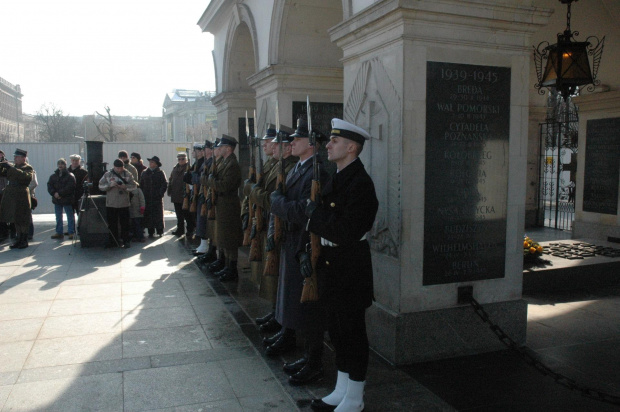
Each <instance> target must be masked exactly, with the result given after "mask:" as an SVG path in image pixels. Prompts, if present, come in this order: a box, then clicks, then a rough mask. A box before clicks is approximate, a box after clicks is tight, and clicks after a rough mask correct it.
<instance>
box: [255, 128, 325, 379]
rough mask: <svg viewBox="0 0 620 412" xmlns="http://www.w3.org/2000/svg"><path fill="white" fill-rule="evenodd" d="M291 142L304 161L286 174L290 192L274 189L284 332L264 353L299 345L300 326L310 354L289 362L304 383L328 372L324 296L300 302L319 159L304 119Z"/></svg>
mask: <svg viewBox="0 0 620 412" xmlns="http://www.w3.org/2000/svg"><path fill="white" fill-rule="evenodd" d="M291 148H292V151H291V152H292V154H293V155H294V156H298V157H299V162H298V163H297V164H296V165H295V167H294V168H293V169H291V171H290V172H289V173H288V174H287V177H286V183H285V187H286V192H285V193H283V188H281V187H278V188H276V190H275V191H274V192H273V193H272V194H271V213H272V214H273V215H275V216H277V217H279V218H280V219H282V221H283V227H284V234H283V239H282V247H281V251H280V256H281V257H280V277H279V280H278V294H277V300H276V314H275V319H276V320H277V321H278V322H279V323H280V324H281V325H282V329H283V332H282V334H281V336H280V337H279V338H278V339H277V340H276V341H275V342H274V343H273V344H272V345H270V346H268V347H267V350H266V352H265V353H266V354H267V355H279V354H282V353H285V352H288V351H290V350H292V349H294V347H295V335H294V332H292V331H300V332H301V334H302V335H303V337H304V340H305V342H304V349H305V356H304V357H303V358H302V359H299V360H297V361H295V362H292V363H291V364H286V365H285V370H286V371H287V372H288V373H290V374H291V376H290V377H289V383H291V384H292V385H302V384H306V383H310V382H314V381H317V380H319V379H322V377H323V365H322V356H323V332H324V330H325V327H324V323H325V314H324V311H323V309H322V306H321V302H306V303H301V302H300V299H301V294H302V290H303V282H304V278H303V277H302V275H301V269H300V263H302V262H303V258H304V257H306V258H307V255H308V254H307V253H306V245H307V244H308V243H309V241H310V235H309V233H308V232H307V231H306V224H307V222H308V218H307V216H306V215H305V207H306V200H307V199H308V198H309V197H310V189H311V187H312V179H313V167H312V166H313V160H314V159H313V147H312V146H311V145H310V141H309V139H308V129H307V126H306V127H304V126H303V124H299V127H298V129H297V131H296V132H295V137H294V139H293V141H292V142H291ZM317 160H318V159H317ZM320 173H321V176H319V177H318V179H319V180H320V181H325V180H326V177H327V176H326V173H325V171H324V170H323V169H322V168H321V169H320ZM300 259H301V260H300Z"/></svg>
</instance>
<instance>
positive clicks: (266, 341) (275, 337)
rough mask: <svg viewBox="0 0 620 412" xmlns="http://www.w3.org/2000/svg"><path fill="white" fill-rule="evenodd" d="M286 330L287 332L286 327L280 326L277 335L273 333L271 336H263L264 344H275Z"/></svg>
mask: <svg viewBox="0 0 620 412" xmlns="http://www.w3.org/2000/svg"><path fill="white" fill-rule="evenodd" d="M285 332H286V328H280V330H279V331H278V333H276V334H275V335H271V336H267V337H266V338H263V345H265V346H269V345H273V344H274V343H275V342H276V341H277V340H278V338H279V337H280V336H282V335H284V333H285Z"/></svg>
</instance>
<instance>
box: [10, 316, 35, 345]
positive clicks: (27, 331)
mask: <svg viewBox="0 0 620 412" xmlns="http://www.w3.org/2000/svg"><path fill="white" fill-rule="evenodd" d="M44 320H45V319H44V318H30V319H18V320H5V321H0V343H6V342H17V341H24V340H27V341H34V340H35V339H36V338H37V335H38V334H39V331H40V330H41V326H42V325H43V321H44Z"/></svg>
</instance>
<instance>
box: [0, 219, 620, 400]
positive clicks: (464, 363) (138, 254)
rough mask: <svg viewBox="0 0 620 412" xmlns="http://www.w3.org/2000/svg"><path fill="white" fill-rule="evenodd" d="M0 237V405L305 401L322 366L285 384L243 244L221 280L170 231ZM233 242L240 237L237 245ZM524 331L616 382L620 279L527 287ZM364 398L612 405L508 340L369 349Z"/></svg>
mask: <svg viewBox="0 0 620 412" xmlns="http://www.w3.org/2000/svg"><path fill="white" fill-rule="evenodd" d="M35 227H36V229H35V231H36V234H35V239H34V241H33V242H32V243H31V247H29V248H28V249H25V250H10V249H9V248H8V242H4V243H3V244H1V245H0V411H2V412H4V411H87V410H88V411H90V410H103V411H146V410H158V411H205V410H209V411H294V410H301V411H308V410H310V408H309V403H310V400H311V399H312V398H313V397H321V396H324V395H326V394H327V393H329V392H330V391H331V389H332V388H333V385H334V380H335V374H336V372H335V370H334V366H333V352H332V351H331V350H330V347H329V345H328V344H327V350H326V353H325V361H324V366H325V369H326V376H325V379H324V380H323V381H321V382H318V383H314V384H312V385H308V386H305V387H293V386H290V385H289V384H288V383H287V381H286V379H287V377H286V375H285V374H284V372H283V371H282V369H281V367H282V363H283V362H284V361H287V360H292V359H295V358H296V357H298V356H299V355H300V354H301V349H300V348H298V350H297V352H296V353H293V354H290V355H287V356H285V357H278V358H275V359H274V358H269V357H266V356H265V355H264V348H263V346H262V343H261V340H262V337H263V336H261V334H260V333H259V332H258V329H257V327H256V325H255V324H254V322H253V319H254V317H256V316H260V315H263V314H265V313H266V312H267V311H269V305H268V304H267V303H266V302H265V301H264V300H262V299H260V298H258V297H257V291H256V287H255V286H254V285H253V283H252V282H250V280H249V277H250V269H249V264H248V262H247V258H246V259H245V260H244V254H243V253H242V254H241V256H240V266H241V274H240V280H239V282H234V283H227V284H222V283H220V282H219V281H218V280H217V279H215V278H214V277H212V276H210V275H209V274H208V271H206V270H204V268H203V267H199V266H197V265H196V264H195V263H194V262H193V261H192V256H191V255H190V253H189V249H190V248H191V245H190V244H188V243H187V242H186V240H185V239H184V238H181V239H178V238H175V237H174V236H172V235H170V234H169V233H170V229H172V228H173V227H174V222H173V221H172V220H167V223H166V227H167V229H168V230H167V231H166V234H165V235H164V237H162V238H156V239H150V240H147V242H146V243H132V248H131V249H128V250H123V249H118V250H108V249H103V248H81V247H80V246H79V243H77V244H76V245H75V247H72V242H71V241H69V240H65V241H55V240H52V239H50V236H51V235H52V234H53V232H54V217H53V216H52V215H37V216H35ZM242 252H243V250H242ZM525 299H526V300H528V302H529V321H528V345H529V346H530V347H531V348H532V349H533V350H535V351H536V353H537V354H538V355H539V356H540V357H541V358H542V359H543V360H544V361H545V362H546V363H547V364H548V365H549V366H551V367H552V368H557V369H558V371H559V372H561V373H565V374H566V375H567V376H569V377H572V378H575V379H576V380H578V381H580V382H581V383H583V384H586V385H591V386H593V387H595V388H597V389H599V390H604V391H608V392H610V393H613V394H616V395H618V394H620V389H619V388H620V374H619V372H618V370H620V369H619V368H618V367H617V365H620V351H618V350H617V348H618V345H619V344H620V317H619V315H618V313H620V310H619V309H620V288H615V289H614V288H609V289H606V290H603V291H586V292H583V291H582V292H579V293H577V292H574V293H569V294H566V293H564V294H547V295H539V296H526V297H525ZM365 400H366V411H370V412H372V411H453V410H462V411H470V410H471V411H474V410H475V411H495V410H500V411H506V410H514V411H521V410H528V411H548V410H561V411H573V410H574V411H583V410H597V411H607V410H610V411H611V410H617V409H616V407H614V406H611V405H609V404H604V403H601V402H599V401H596V400H591V399H588V398H584V397H582V396H580V395H578V394H576V393H574V392H571V391H569V390H567V389H565V388H563V387H560V386H558V385H557V384H555V383H554V382H553V380H552V379H550V378H549V377H545V376H542V375H539V374H538V372H536V371H535V370H534V369H532V368H531V367H530V366H528V365H525V364H524V363H523V361H521V360H520V359H518V358H516V357H515V356H514V355H512V354H511V353H510V352H508V351H500V352H494V353H490V354H482V355H476V356H468V357H462V358H455V359H447V360H439V361H434V362H426V363H421V364H416V365H411V366H410V367H402V368H395V367H392V366H390V365H388V364H387V363H385V362H384V361H383V360H382V359H380V358H379V357H378V356H376V355H374V354H371V359H370V365H369V374H368V382H367V387H366V397H365Z"/></svg>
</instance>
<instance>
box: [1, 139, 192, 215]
mask: <svg viewBox="0 0 620 412" xmlns="http://www.w3.org/2000/svg"><path fill="white" fill-rule="evenodd" d="M190 145H191V143H158V142H149V143H145V142H121V143H104V144H103V161H104V162H107V163H108V164H110V165H111V164H112V162H113V161H114V159H116V158H117V155H118V152H119V151H121V150H126V151H127V152H128V153H129V154H131V153H132V152H136V153H140V155H141V156H142V159H143V160H144V164H145V166H147V167H148V161H147V160H146V159H147V158H150V157H153V156H157V157H159V159H160V160H161V163H162V170H163V171H164V172H165V173H166V177H169V176H170V172H171V171H172V168H173V167H174V165H176V162H177V159H176V154H177V152H179V151H185V148H186V147H188V148H189V147H190ZM16 148H20V149H24V150H27V151H28V163H30V164H31V165H32V167H34V169H35V171H36V173H37V180H38V182H39V186H38V187H37V189H36V190H35V193H36V197H37V200H38V201H39V206H38V207H37V209H36V210H35V211H34V213H36V214H42V213H54V205H53V204H52V197H51V196H50V195H49V193H47V181H48V180H49V177H50V176H51V174H52V173H54V170H56V162H57V161H58V159H60V158H61V157H62V158H64V159H66V160H67V164H68V163H69V162H70V160H69V156H70V155H72V154H74V153H77V154H79V155H80V156H82V160H83V163H84V164H85V163H86V160H87V159H86V156H85V150H84V144H83V143H3V144H1V145H0V149H2V151H3V152H4V153H5V155H6V157H7V159H8V160H9V161H12V159H13V153H14V152H15V149H16ZM86 155H87V154H86ZM109 168H110V167H109V166H108V170H109ZM164 209H165V210H174V206H173V205H172V203H171V202H170V198H169V197H168V196H165V197H164Z"/></svg>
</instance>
